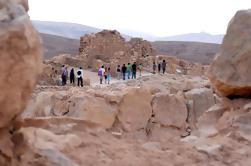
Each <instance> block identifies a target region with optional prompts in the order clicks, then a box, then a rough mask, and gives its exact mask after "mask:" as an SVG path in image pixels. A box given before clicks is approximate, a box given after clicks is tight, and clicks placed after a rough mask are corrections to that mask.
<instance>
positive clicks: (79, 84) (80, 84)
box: [77, 67, 84, 87]
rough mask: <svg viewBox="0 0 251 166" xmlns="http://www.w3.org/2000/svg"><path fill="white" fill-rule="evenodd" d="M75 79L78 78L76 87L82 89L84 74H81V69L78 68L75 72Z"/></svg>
mask: <svg viewBox="0 0 251 166" xmlns="http://www.w3.org/2000/svg"><path fill="white" fill-rule="evenodd" d="M77 78H78V86H79V87H80V86H81V87H83V86H84V85H83V78H84V72H83V69H82V67H80V68H79V69H78V71H77Z"/></svg>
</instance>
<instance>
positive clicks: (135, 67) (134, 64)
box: [132, 62, 137, 79]
mask: <svg viewBox="0 0 251 166" xmlns="http://www.w3.org/2000/svg"><path fill="white" fill-rule="evenodd" d="M136 75H137V64H136V62H134V63H133V65H132V79H136Z"/></svg>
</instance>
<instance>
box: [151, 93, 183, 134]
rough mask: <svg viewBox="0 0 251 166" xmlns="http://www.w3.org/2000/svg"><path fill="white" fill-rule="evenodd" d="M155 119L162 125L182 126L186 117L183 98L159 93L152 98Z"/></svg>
mask: <svg viewBox="0 0 251 166" xmlns="http://www.w3.org/2000/svg"><path fill="white" fill-rule="evenodd" d="M152 103H153V112H154V114H155V119H156V121H158V122H160V124H162V125H163V126H171V127H176V128H180V129H181V128H184V127H185V122H186V119H187V113H188V112H187V108H186V104H185V100H184V99H182V98H181V97H180V96H175V95H168V94H159V95H157V96H156V97H155V98H154V100H153V102H152Z"/></svg>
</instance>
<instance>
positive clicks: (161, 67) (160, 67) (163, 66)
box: [153, 60, 167, 74]
mask: <svg viewBox="0 0 251 166" xmlns="http://www.w3.org/2000/svg"><path fill="white" fill-rule="evenodd" d="M166 65H167V64H166V61H165V60H163V61H162V62H158V64H156V62H153V74H156V69H157V67H158V73H159V74H160V73H161V70H162V73H163V74H165V72H166Z"/></svg>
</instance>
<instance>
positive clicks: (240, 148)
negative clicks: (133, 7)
mask: <svg viewBox="0 0 251 166" xmlns="http://www.w3.org/2000/svg"><path fill="white" fill-rule="evenodd" d="M0 6H1V8H2V9H4V10H1V11H0V13H1V16H3V17H1V19H0V21H1V25H3V26H0V32H2V33H0V36H1V38H0V43H1V47H0V51H1V53H2V54H1V56H0V63H1V65H0V66H1V67H0V71H1V73H2V74H1V76H0V91H1V96H0V106H1V109H0V114H1V116H0V138H1V139H0V165H3V166H9V165H10V166H83V165H90V166H91V165H109V166H113V165H122V166H123V165H125V166H128V165H133V166H134V165H135V166H138V165H139V166H141V165H142V166H147V165H149V166H151V165H160V166H161V165H163V166H164V165H177V166H178V165H188V166H194V165H201V166H208V165H211V166H219V165H222V166H236V165H238V166H247V165H248V164H249V163H250V162H251V158H250V155H251V146H250V145H251V128H250V126H251V121H250V119H251V99H250V96H251V92H250V83H251V81H250V75H249V74H250V73H249V72H248V70H249V66H250V58H251V57H250V54H249V47H250V46H249V42H250V41H251V39H250V36H251V33H250V30H249V29H250V25H249V22H248V21H247V20H250V19H251V14H250V13H251V11H250V10H246V11H239V12H238V13H237V14H236V15H235V16H234V18H233V19H232V21H231V22H230V24H229V27H228V33H227V35H226V36H225V38H224V42H223V47H222V49H221V51H220V53H219V54H218V55H217V57H216V58H215V59H214V61H213V63H212V64H211V65H210V67H209V70H208V72H207V74H206V75H204V73H205V69H206V68H207V67H206V66H202V65H200V64H190V63H189V62H187V61H183V60H179V59H177V58H173V57H168V62H169V68H168V72H169V73H168V74H164V75H161V74H148V75H145V76H142V77H139V78H138V79H137V80H128V81H117V82H114V83H112V84H111V85H102V86H101V85H98V84H95V83H90V82H89V83H88V84H85V86H84V87H83V88H78V87H74V86H64V87H62V86H55V85H54V84H53V81H52V82H50V79H49V80H48V77H49V78H51V79H52V80H53V78H54V77H56V76H57V75H58V74H59V73H57V72H55V71H56V70H57V67H58V66H60V65H62V64H64V62H65V61H64V62H63V63H62V60H67V62H68V65H69V66H74V64H75V63H81V62H82V60H83V57H88V58H87V61H88V60H89V58H90V59H92V58H93V57H92V56H94V59H96V58H97V57H95V55H97V54H96V53H104V54H102V56H100V57H98V58H99V59H100V60H103V61H105V62H107V63H109V62H113V60H114V59H118V58H119V57H120V55H121V56H122V55H125V56H128V55H130V56H129V57H127V58H129V59H130V58H135V57H138V58H141V57H142V56H143V58H147V57H148V58H150V59H153V58H160V59H161V58H166V57H162V56H156V55H155V54H154V50H152V49H150V48H151V47H150V46H149V45H148V44H149V43H148V42H147V41H142V40H139V39H133V40H131V41H129V42H126V41H124V40H123V38H120V35H118V34H117V32H116V31H103V32H101V33H98V34H96V35H93V36H86V37H83V38H82V39H81V43H82V45H81V48H80V52H81V53H82V54H81V55H79V56H75V57H74V58H73V59H72V57H68V56H67V55H61V56H58V57H56V58H55V59H51V60H50V61H47V62H45V63H44V64H42V59H41V56H42V46H41V41H40V40H39V38H38V34H37V32H36V31H35V30H34V28H33V27H32V24H31V22H30V20H29V17H28V15H27V13H26V12H27V11H28V4H27V1H26V0H0ZM107 35H108V36H107ZM102 36H103V37H102ZM111 38H112V39H113V40H112V42H111V43H112V44H114V45H109V44H107V42H106V41H107V39H109V40H110V39H111ZM100 40H101V41H102V42H101V43H102V44H99V42H97V41H100ZM113 42H114V43H113ZM148 48H149V49H148ZM121 49H122V50H123V51H124V52H123V54H122V52H121V54H118V53H117V51H118V50H121ZM112 50H115V51H112ZM127 51H129V52H130V51H131V52H130V53H131V54H129V53H128V52H127ZM148 51H150V52H148ZM106 53H107V54H106ZM150 53H152V54H150ZM146 54H147V55H148V56H146V57H144V56H145V55H146ZM109 55H110V56H109ZM103 56H105V57H106V59H102V58H103ZM62 57H63V58H62ZM122 57H123V56H122ZM81 58H82V59H81ZM74 60H75V61H74ZM83 62H86V61H83ZM223 62H224V65H222V63H223ZM88 63H89V62H88ZM88 63H87V64H88ZM13 64H15V65H13ZM83 64H85V63H83ZM78 65H80V64H78ZM177 68H178V69H180V68H181V69H186V72H178V73H177V72H176V69H177ZM145 69H146V70H147V68H145ZM234 69H235V70H234ZM172 71H173V72H172ZM50 72H51V73H50ZM46 74H48V77H46ZM7 76H8V77H7ZM6 78H8V79H6ZM36 81H38V82H39V84H38V85H36ZM41 81H42V82H43V83H45V84H46V85H42V84H41V83H40V82H41ZM6 82H7V84H6Z"/></svg>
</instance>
